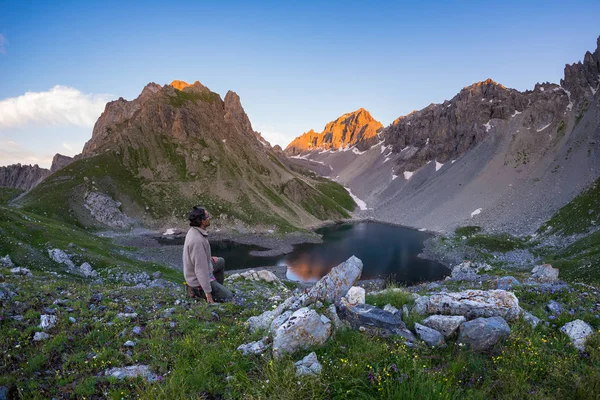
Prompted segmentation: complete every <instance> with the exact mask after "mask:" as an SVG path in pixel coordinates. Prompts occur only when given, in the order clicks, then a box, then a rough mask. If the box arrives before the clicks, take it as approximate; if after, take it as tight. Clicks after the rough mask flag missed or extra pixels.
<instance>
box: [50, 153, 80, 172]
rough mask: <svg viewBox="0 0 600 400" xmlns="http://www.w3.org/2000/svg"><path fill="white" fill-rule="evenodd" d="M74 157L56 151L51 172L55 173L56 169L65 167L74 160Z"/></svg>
mask: <svg viewBox="0 0 600 400" xmlns="http://www.w3.org/2000/svg"><path fill="white" fill-rule="evenodd" d="M73 160H74V158H73V157H69V156H63V155H62V154H59V153H56V154H55V155H54V158H53V159H52V166H51V167H50V172H51V173H55V172H56V171H58V170H60V169H63V168H64V167H66V166H67V165H69V164H71V163H72V162H73Z"/></svg>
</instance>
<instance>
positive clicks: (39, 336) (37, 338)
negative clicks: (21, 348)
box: [33, 332, 50, 342]
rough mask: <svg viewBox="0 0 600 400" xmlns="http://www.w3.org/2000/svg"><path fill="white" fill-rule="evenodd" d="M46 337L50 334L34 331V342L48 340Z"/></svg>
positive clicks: (48, 337)
mask: <svg viewBox="0 0 600 400" xmlns="http://www.w3.org/2000/svg"><path fill="white" fill-rule="evenodd" d="M48 339H50V335H48V334H47V333H46V332H36V333H35V334H34V335H33V341H34V342H41V341H43V340H48Z"/></svg>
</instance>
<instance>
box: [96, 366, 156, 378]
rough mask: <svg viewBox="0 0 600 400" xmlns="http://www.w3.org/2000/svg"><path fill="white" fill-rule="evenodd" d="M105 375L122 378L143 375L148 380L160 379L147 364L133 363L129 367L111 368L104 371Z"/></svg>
mask: <svg viewBox="0 0 600 400" xmlns="http://www.w3.org/2000/svg"><path fill="white" fill-rule="evenodd" d="M104 376H112V377H114V378H117V379H120V380H123V379H125V378H137V377H142V378H144V379H145V380H147V381H148V382H154V381H156V380H157V379H158V376H157V375H156V374H154V373H152V371H151V370H150V367H148V366H147V365H131V366H129V367H122V368H116V367H115V368H110V369H107V370H106V371H104Z"/></svg>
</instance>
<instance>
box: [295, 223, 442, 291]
mask: <svg viewBox="0 0 600 400" xmlns="http://www.w3.org/2000/svg"><path fill="white" fill-rule="evenodd" d="M317 232H318V233H320V234H321V235H323V243H321V244H317V245H315V244H302V245H299V246H296V247H295V249H294V252H293V253H291V254H288V255H287V256H285V257H284V258H283V261H284V262H285V264H286V265H288V270H287V277H288V279H291V280H301V281H307V282H311V281H317V280H319V279H320V278H321V277H323V276H325V275H326V274H327V273H328V272H329V271H331V268H333V267H335V266H336V265H338V264H340V263H341V262H343V261H345V260H347V259H348V258H349V257H350V256H352V255H355V256H356V257H358V258H360V259H361V260H362V262H363V273H362V277H361V278H362V279H374V278H386V279H387V278H391V279H392V280H394V281H396V282H399V283H404V284H413V283H416V282H421V281H432V280H439V279H443V278H444V277H445V276H446V275H447V274H448V273H449V271H448V269H447V268H446V267H444V266H443V265H441V264H439V263H436V262H434V261H429V260H424V259H421V258H418V257H417V255H418V254H419V253H420V252H421V251H422V249H423V242H424V240H426V239H427V238H429V237H430V235H429V234H427V233H424V232H419V231H416V230H414V229H408V228H403V227H398V226H393V225H386V224H380V223H375V222H361V223H356V224H344V225H337V226H332V227H326V228H322V229H319V230H318V231H317Z"/></svg>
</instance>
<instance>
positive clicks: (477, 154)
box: [293, 39, 600, 233]
mask: <svg viewBox="0 0 600 400" xmlns="http://www.w3.org/2000/svg"><path fill="white" fill-rule="evenodd" d="M599 89H600V39H599V40H598V48H597V49H596V50H595V52H594V53H591V52H588V53H586V55H585V57H584V60H583V62H579V63H576V64H573V65H567V66H566V67H565V77H564V79H562V80H561V82H560V85H559V84H553V83H542V84H536V85H535V87H534V89H533V90H528V91H525V92H519V91H517V90H514V89H509V88H506V87H504V86H502V85H500V84H498V83H496V82H494V81H492V80H490V79H488V80H486V81H483V82H479V83H475V84H473V85H470V86H467V87H465V88H464V89H463V90H461V91H460V92H459V93H458V94H457V95H456V96H455V97H454V98H452V99H451V100H447V101H445V102H444V103H442V104H431V105H429V106H428V107H426V108H424V109H422V110H420V111H415V112H412V113H410V114H409V115H406V116H402V117H400V118H398V119H396V120H395V121H394V122H393V123H392V124H391V125H390V126H388V127H386V128H385V129H383V130H382V131H381V132H380V133H379V134H378V135H377V140H378V142H377V143H375V144H373V145H372V146H371V147H370V148H369V149H367V150H366V151H365V150H361V149H359V148H358V147H352V148H351V149H350V150H352V151H342V150H336V151H323V150H324V149H318V150H314V149H313V150H308V149H307V150H306V151H303V152H300V153H299V154H296V155H295V157H296V159H295V160H293V161H294V162H298V163H302V165H303V166H304V167H308V168H310V169H312V170H314V171H316V172H318V173H320V174H323V175H325V176H329V177H332V178H335V179H337V180H338V181H339V182H340V183H342V184H344V185H345V186H348V187H349V188H350V189H351V191H352V192H353V193H354V194H355V195H356V196H358V198H360V199H362V200H363V201H364V202H365V203H366V204H364V206H363V207H362V208H364V209H365V210H364V212H363V215H364V216H370V217H373V218H375V219H378V220H383V221H390V222H395V223H399V224H404V225H408V226H413V227H416V228H425V229H429V230H434V231H450V230H452V229H453V228H454V227H456V226H459V225H480V226H483V227H485V228H487V229H488V230H504V231H509V232H513V233H532V232H534V231H535V230H536V229H537V228H538V227H539V226H540V225H541V224H542V223H543V222H544V221H545V220H547V219H548V218H549V217H550V216H552V214H553V213H554V212H555V211H557V210H558V209H559V208H560V207H562V206H563V205H565V204H566V203H568V202H569V201H570V200H571V199H572V198H573V197H575V195H577V194H578V193H579V192H580V191H581V190H582V189H583V188H585V187H586V186H588V185H589V184H591V183H592V182H593V181H594V180H595V179H596V178H597V177H598V176H600V154H599V152H600V106H599V94H598V90H599Z"/></svg>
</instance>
